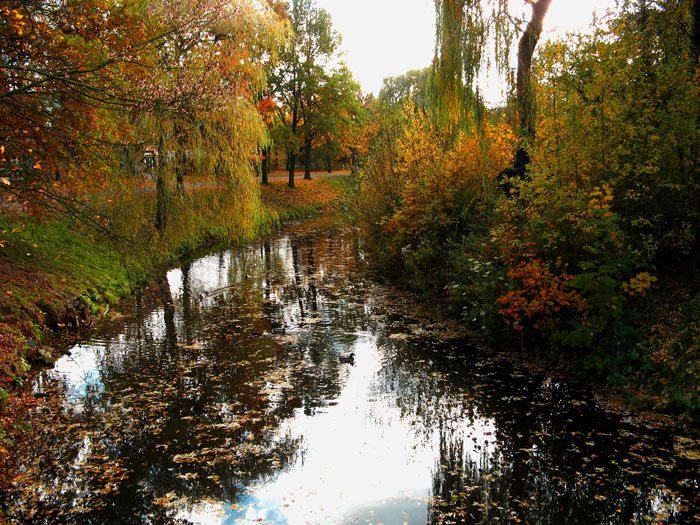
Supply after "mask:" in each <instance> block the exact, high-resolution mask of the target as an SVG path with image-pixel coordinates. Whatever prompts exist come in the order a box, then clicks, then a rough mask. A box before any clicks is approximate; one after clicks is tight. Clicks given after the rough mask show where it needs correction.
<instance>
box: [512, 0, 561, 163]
mask: <svg viewBox="0 0 700 525" xmlns="http://www.w3.org/2000/svg"><path fill="white" fill-rule="evenodd" d="M527 3H528V4H530V5H531V6H532V15H531V17H530V21H529V22H528V24H527V27H526V28H525V31H524V32H523V34H522V36H521V37H520V43H519V44H518V72H517V77H516V94H515V97H516V104H517V110H518V128H517V129H518V135H519V139H520V142H519V143H518V148H517V150H516V152H515V162H514V165H513V168H514V172H515V175H517V176H519V177H523V176H524V175H525V170H526V169H527V165H528V164H529V163H530V155H529V154H528V152H527V147H528V146H529V145H530V144H531V143H532V141H533V140H534V139H535V111H536V109H535V95H534V92H533V89H532V56H533V54H534V53H535V48H536V47H537V42H538V41H539V39H540V35H541V34H542V25H543V23H544V18H545V16H546V15H547V10H548V9H549V5H550V4H551V3H552V0H527Z"/></svg>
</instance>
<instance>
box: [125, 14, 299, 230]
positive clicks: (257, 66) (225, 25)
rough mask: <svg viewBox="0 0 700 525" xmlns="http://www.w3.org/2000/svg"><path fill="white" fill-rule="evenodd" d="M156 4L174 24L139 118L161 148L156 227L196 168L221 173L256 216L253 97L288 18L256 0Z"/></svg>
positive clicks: (258, 126) (158, 54)
mask: <svg viewBox="0 0 700 525" xmlns="http://www.w3.org/2000/svg"><path fill="white" fill-rule="evenodd" d="M152 12H153V14H154V18H156V19H157V20H159V21H161V23H162V26H163V27H164V28H166V29H167V31H163V34H164V37H163V38H162V39H160V40H159V41H158V42H157V44H158V45H156V46H154V48H153V55H152V60H153V62H152V63H151V64H149V66H150V67H149V69H148V72H147V74H146V75H145V78H143V79H142V81H141V87H140V88H139V89H141V90H142V91H143V92H144V93H143V94H142V95H141V96H140V99H142V100H143V101H144V102H143V104H141V105H139V106H138V108H137V109H138V118H137V119H136V120H137V122H138V123H139V124H140V126H139V131H140V133H141V134H142V140H144V141H147V143H150V144H151V145H152V146H153V147H155V149H156V151H157V153H158V161H157V163H156V169H155V178H156V194H157V209H156V221H155V224H156V228H157V229H158V230H159V231H164V230H165V228H166V225H167V216H168V209H169V207H170V202H171V200H172V195H173V193H174V192H176V193H177V194H178V195H179V196H184V177H185V175H186V174H187V173H194V172H197V173H201V174H205V175H209V176H210V177H214V178H215V180H216V181H217V183H219V184H220V185H221V186H222V187H224V188H226V189H227V190H228V191H227V193H228V194H230V195H235V196H236V199H237V200H236V202H235V203H233V205H234V207H235V208H240V212H241V213H240V214H239V216H240V217H241V218H242V217H246V216H250V215H251V214H252V209H250V207H251V205H254V204H255V203H256V200H257V194H256V191H257V190H256V188H255V184H254V180H255V179H254V177H253V176H252V169H253V168H252V165H253V161H254V160H255V159H256V157H257V152H258V146H259V145H260V144H262V143H263V142H264V140H265V126H264V123H263V121H262V119H261V117H260V114H259V113H258V110H257V107H256V105H255V103H254V97H255V94H256V93H258V92H260V91H261V90H262V89H263V87H264V85H265V80H266V78H265V68H264V60H266V59H268V58H269V55H270V54H271V53H274V50H275V46H276V45H277V44H278V43H280V42H281V41H282V40H283V38H284V34H285V27H286V26H285V24H284V23H282V21H281V20H280V18H279V17H278V15H277V14H276V13H274V12H273V11H272V8H271V7H270V6H269V5H266V4H262V3H259V2H257V1H256V0H205V1H198V2H195V1H192V0H177V1H169V2H165V1H164V2H162V3H158V4H155V5H154V6H153V8H152ZM232 187H233V188H232ZM174 190H175V191H174ZM231 190H233V191H231ZM251 220H252V218H251Z"/></svg>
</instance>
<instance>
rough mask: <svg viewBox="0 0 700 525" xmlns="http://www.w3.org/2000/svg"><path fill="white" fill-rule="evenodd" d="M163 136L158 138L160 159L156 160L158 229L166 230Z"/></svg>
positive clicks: (166, 205)
mask: <svg viewBox="0 0 700 525" xmlns="http://www.w3.org/2000/svg"><path fill="white" fill-rule="evenodd" d="M163 157H164V154H163V138H162V137H161V138H160V139H159V140H158V159H157V160H156V230H158V231H159V232H161V233H162V232H164V231H165V226H166V223H167V218H168V188H167V185H166V183H165V166H163V164H164V159H163Z"/></svg>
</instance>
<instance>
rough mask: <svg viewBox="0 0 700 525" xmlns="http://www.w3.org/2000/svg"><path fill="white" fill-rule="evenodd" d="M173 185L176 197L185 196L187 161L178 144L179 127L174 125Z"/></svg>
mask: <svg viewBox="0 0 700 525" xmlns="http://www.w3.org/2000/svg"><path fill="white" fill-rule="evenodd" d="M175 142H176V144H177V146H176V152H175V184H176V186H175V187H176V192H177V196H178V197H180V198H182V197H184V196H185V173H186V171H187V159H186V158H185V152H184V150H183V148H182V145H181V144H180V126H178V125H177V124H175Z"/></svg>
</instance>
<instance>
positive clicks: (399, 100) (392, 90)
mask: <svg viewBox="0 0 700 525" xmlns="http://www.w3.org/2000/svg"><path fill="white" fill-rule="evenodd" d="M430 75H431V70H430V68H424V69H413V70H411V71H408V72H406V73H404V74H403V75H398V76H395V77H387V78H385V79H384V84H383V86H382V89H381V91H380V92H379V97H378V98H379V102H380V103H382V104H390V105H397V106H400V105H403V104H404V103H406V102H408V101H409V100H410V99H413V103H414V104H415V106H416V107H417V108H419V109H423V110H426V109H427V108H428V105H429V102H428V82H429V77H430Z"/></svg>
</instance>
